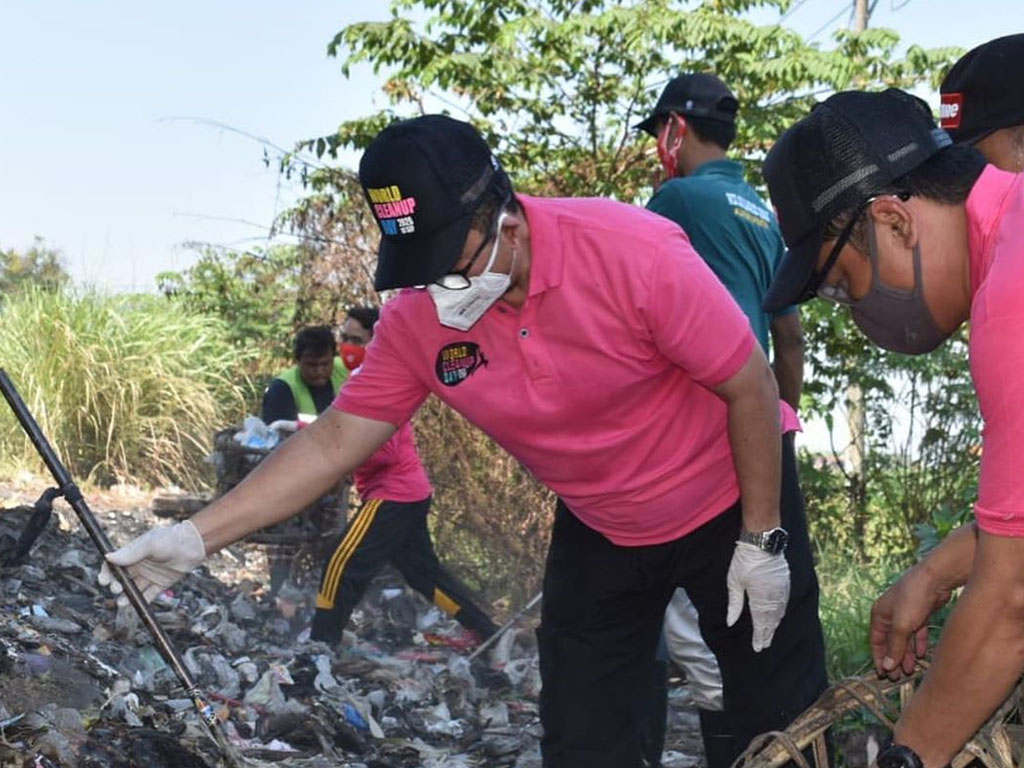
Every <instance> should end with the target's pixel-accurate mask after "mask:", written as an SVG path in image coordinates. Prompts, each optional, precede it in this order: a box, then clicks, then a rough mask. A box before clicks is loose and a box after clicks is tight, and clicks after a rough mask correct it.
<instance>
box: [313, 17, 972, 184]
mask: <svg viewBox="0 0 1024 768" xmlns="http://www.w3.org/2000/svg"><path fill="white" fill-rule="evenodd" d="M788 5H789V0H761V1H758V0H705V2H699V3H693V2H691V3H680V2H672V1H671V0H632V2H610V1H609V0H540V1H538V0H392V3H391V12H392V18H391V19H390V20H388V21H384V22H364V23H358V24H352V25H350V26H348V27H346V28H345V29H343V30H341V31H340V32H339V33H338V34H337V35H336V36H335V37H334V39H333V40H332V42H331V44H330V45H329V46H328V52H329V54H330V55H332V56H336V57H339V58H341V60H342V71H343V72H344V73H345V74H346V75H347V74H349V73H350V71H351V68H352V66H353V65H355V64H358V63H362V62H367V63H369V64H370V65H372V67H373V69H374V71H375V72H378V73H381V72H384V73H387V75H388V79H387V82H386V83H385V86H384V91H385V93H386V94H387V95H388V98H389V103H388V105H387V106H386V107H385V108H384V109H382V110H380V111H379V112H377V113H376V114H373V115H369V116H366V117H363V118H360V119H356V120H351V121H347V122H345V123H342V124H341V126H340V127H339V129H338V131H337V132H336V133H332V134H331V135H329V136H324V137H321V138H320V139H316V140H312V141H310V142H309V143H308V145H307V146H308V147H309V148H310V149H313V150H314V151H317V152H318V153H320V154H323V153H324V152H334V151H336V150H337V148H339V147H341V146H354V147H362V146H365V145H366V144H367V143H368V141H369V140H370V139H372V137H373V136H374V135H375V134H376V133H377V132H378V131H379V130H380V129H381V128H382V127H383V126H384V125H386V124H387V123H388V122H390V121H391V120H393V119H395V118H396V117H399V116H402V117H406V116H410V115H412V114H416V113H421V112H428V111H441V110H446V111H450V112H452V113H454V114H455V115H457V116H461V117H463V118H465V119H469V120H471V121H472V122H474V123H475V124H476V125H477V127H479V128H480V129H481V131H482V132H483V133H484V135H485V136H486V137H487V139H488V140H489V141H490V142H491V144H492V146H494V147H495V148H496V149H497V150H498V152H499V154H500V156H501V157H502V159H503V161H504V163H505V165H506V167H507V169H508V170H509V171H510V173H511V174H512V176H513V178H514V180H515V182H516V183H517V184H518V186H519V188H520V189H522V190H524V191H528V192H533V193H537V194H550V195H581V194H591V195H612V196H615V197H617V198H619V199H622V200H640V199H642V198H644V197H645V196H646V194H647V193H648V192H649V191H650V177H651V166H652V163H651V157H650V155H651V152H652V149H653V147H652V145H651V142H650V141H648V140H644V138H643V137H638V136H637V135H636V134H635V132H634V131H633V130H632V125H633V124H635V123H636V122H638V121H639V119H640V118H641V117H643V116H645V115H646V112H647V110H648V109H649V108H650V106H651V104H652V103H653V101H654V100H655V98H656V97H657V95H658V92H659V91H660V89H661V86H662V85H663V84H664V83H665V82H666V80H667V79H668V78H670V77H671V76H673V75H674V74H676V73H678V72H681V71H687V70H692V71H708V72H714V73H716V74H718V75H719V76H720V77H721V78H722V79H723V80H725V81H726V82H727V83H728V84H729V85H730V87H731V88H732V89H733V90H734V92H735V93H736V95H737V97H738V98H739V100H740V103H741V105H742V109H741V115H740V118H741V119H740V123H739V135H738V137H737V141H736V143H735V145H734V149H733V154H734V155H735V156H736V157H738V158H740V159H744V160H748V161H750V167H751V170H752V171H753V168H754V167H755V164H756V160H757V159H758V158H760V157H761V156H763V153H764V152H765V151H766V150H767V148H768V147H769V146H771V143H772V142H773V141H774V140H775V137H776V136H778V134H779V133H781V131H782V130H783V129H784V128H785V127H786V126H788V125H789V124H791V123H792V122H793V121H794V120H796V119H797V118H798V117H800V116H801V115H803V114H804V113H805V111H806V109H807V108H808V106H809V105H810V104H811V103H812V102H813V100H814V99H815V97H816V96H817V95H819V94H821V93H822V92H826V91H829V90H839V89H843V88H846V87H851V86H853V85H856V86H858V87H871V86H878V85H883V84H885V85H897V86H903V87H911V86H914V85H917V84H919V83H921V82H925V81H929V80H932V81H934V80H935V79H936V78H937V77H938V76H939V74H940V72H941V70H942V68H943V66H944V65H946V64H947V63H949V62H951V60H952V58H953V57H954V56H955V55H956V53H957V51H955V50H954V49H935V50H924V49H922V48H920V47H918V46H910V47H909V48H908V49H907V51H906V52H905V53H904V54H903V55H899V53H898V49H899V38H898V36H897V35H896V34H895V33H894V32H892V31H889V30H883V29H872V30H868V31H865V32H863V33H860V34H854V33H851V32H848V31H845V30H843V31H839V32H837V33H836V35H835V46H834V47H833V48H832V49H829V50H824V49H822V48H820V47H818V46H816V45H813V44H810V43H808V42H806V41H805V40H803V39H802V38H801V37H800V36H799V35H798V34H797V33H795V32H793V31H791V30H788V29H786V28H784V27H782V26H780V25H778V24H767V25H758V24H755V23H754V22H753V21H751V20H750V19H749V15H750V14H749V12H750V11H751V10H752V9H753V8H755V7H759V6H760V7H767V8H769V9H771V8H776V9H778V10H780V11H782V10H785V8H786V7H788ZM413 19H416V21H414V20H413ZM754 177H755V179H756V174H754Z"/></svg>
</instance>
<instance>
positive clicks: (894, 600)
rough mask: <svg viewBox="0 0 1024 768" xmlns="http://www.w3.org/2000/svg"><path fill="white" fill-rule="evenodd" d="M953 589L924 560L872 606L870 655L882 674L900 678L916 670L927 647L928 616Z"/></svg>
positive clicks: (876, 668)
mask: <svg viewBox="0 0 1024 768" xmlns="http://www.w3.org/2000/svg"><path fill="white" fill-rule="evenodd" d="M951 594H952V590H951V589H949V588H947V587H943V586H942V585H940V584H939V583H938V581H937V580H936V579H935V577H934V574H933V573H932V572H931V570H930V569H929V568H928V567H927V565H925V564H918V565H916V566H914V567H913V568H911V569H910V570H909V571H907V572H906V573H905V574H903V576H901V577H900V579H899V581H897V582H896V583H895V584H893V585H892V586H891V587H889V589H887V590H886V591H885V592H884V593H883V594H882V596H881V597H880V598H878V600H876V601H875V604H874V605H873V606H872V607H871V629H870V633H869V639H870V644H871V658H872V659H873V660H874V662H875V670H876V671H877V672H878V674H879V675H881V676H886V677H888V678H889V679H890V680H897V679H899V677H900V676H901V673H902V674H905V675H909V674H911V673H912V672H913V671H914V665H915V664H916V662H917V659H921V658H924V656H925V654H926V653H927V651H928V627H927V626H926V622H927V621H928V618H929V617H930V616H931V615H932V614H933V613H934V612H935V611H936V610H938V609H939V608H941V607H942V606H943V605H945V604H946V603H947V602H948V601H949V598H950V595H951Z"/></svg>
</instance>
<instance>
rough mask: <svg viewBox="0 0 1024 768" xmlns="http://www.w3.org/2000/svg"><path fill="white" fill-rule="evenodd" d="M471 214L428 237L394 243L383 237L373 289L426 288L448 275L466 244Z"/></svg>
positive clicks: (471, 220)
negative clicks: (421, 286)
mask: <svg viewBox="0 0 1024 768" xmlns="http://www.w3.org/2000/svg"><path fill="white" fill-rule="evenodd" d="M472 222H473V214H472V213H466V214H464V215H462V216H461V217H459V218H458V219H456V220H455V221H453V222H451V223H450V224H446V225H445V226H443V227H441V228H440V229H438V230H435V231H434V232H431V233H430V234H429V235H424V236H422V237H418V238H416V239H415V240H403V241H402V242H401V243H398V242H395V241H394V240H392V239H391V238H389V237H382V238H381V240H380V249H379V250H378V251H377V272H376V274H375V275H374V278H373V287H374V288H375V289H376V290H378V291H386V290H389V289H391V288H409V287H411V286H414V285H428V284H430V283H432V282H434V281H435V280H437V279H438V278H439V277H441V275H444V274H446V273H447V272H449V271H450V270H451V268H452V266H454V264H455V262H457V261H458V260H459V255H460V254H461V253H462V248H463V246H464V245H465V244H466V236H467V235H468V234H469V228H470V225H471V224H472Z"/></svg>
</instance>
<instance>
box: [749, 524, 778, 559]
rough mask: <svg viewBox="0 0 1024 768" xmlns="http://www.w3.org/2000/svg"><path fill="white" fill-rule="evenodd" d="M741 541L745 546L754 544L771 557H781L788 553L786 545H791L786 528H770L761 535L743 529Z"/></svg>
mask: <svg viewBox="0 0 1024 768" xmlns="http://www.w3.org/2000/svg"><path fill="white" fill-rule="evenodd" d="M740 541H742V542H744V543H745V544H753V545H754V546H755V547H757V548H758V549H761V550H764V551H765V552H767V553H768V554H769V555H781V554H782V553H783V552H785V551H786V544H788V543H789V533H788V532H787V531H786V529H785V528H769V529H768V530H767V531H761V532H759V533H754V532H753V531H748V530H747V529H746V528H741V529H740Z"/></svg>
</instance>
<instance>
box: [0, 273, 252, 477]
mask: <svg viewBox="0 0 1024 768" xmlns="http://www.w3.org/2000/svg"><path fill="white" fill-rule="evenodd" d="M245 357H246V353H244V352H242V351H241V350H239V349H238V348H237V347H233V346H232V345H231V344H229V343H228V341H227V333H226V329H225V326H224V324H223V323H222V322H221V321H219V320H216V319H213V318H210V317H208V316H200V315H197V314H194V313H192V312H190V311H188V310H187V309H186V307H185V306H184V305H183V304H181V303H178V302H168V301H167V300H166V299H161V298H158V297H153V296H144V295H122V296H109V295H104V294H102V293H98V292H94V291H83V292H77V293H75V292H68V291H63V292H44V291H40V290H27V291H25V292H24V293H21V294H19V295H16V296H12V297H10V298H9V299H8V300H6V301H4V303H3V304H2V306H0V365H3V367H4V368H5V369H6V370H7V372H8V374H9V375H10V376H11V378H12V380H13V381H14V383H15V385H16V386H17V387H18V389H19V391H20V392H21V395H22V397H23V398H24V399H25V401H26V403H27V404H28V406H29V408H30V410H31V411H32V413H33V414H34V415H35V418H36V419H37V420H38V422H39V424H40V426H41V427H42V428H43V430H44V432H45V433H46V434H47V436H48V437H49V439H50V441H51V443H52V444H53V445H54V447H55V449H56V450H57V451H58V453H59V454H60V455H61V456H62V459H63V461H64V462H65V464H67V466H68V468H69V469H70V471H71V472H72V473H73V474H74V475H75V476H76V477H77V478H78V479H89V480H92V481H94V482H99V483H110V482H122V481H134V482H142V483H152V484H168V483H175V484H179V485H182V486H185V487H195V486H196V485H198V484H199V482H200V480H201V477H202V475H203V474H204V465H203V457H204V456H205V454H206V452H207V450H208V445H209V441H210V431H211V426H212V425H217V424H221V423H224V422H225V421H231V420H233V419H237V417H238V415H239V414H240V412H241V410H242V407H243V403H244V402H245V399H246V398H249V397H251V392H250V387H249V384H248V381H247V380H246V379H244V378H240V377H239V375H238V374H237V373H236V372H237V371H240V370H241V369H242V367H243V362H244V359H245ZM0 451H2V452H3V455H4V456H5V457H7V459H8V460H9V461H11V462H13V463H15V464H18V465H20V466H22V467H32V468H38V467H40V466H41V465H40V463H39V461H38V458H37V456H36V454H35V451H34V449H33V448H32V446H31V444H30V443H29V442H28V440H27V438H26V437H25V436H24V435H23V434H22V432H21V430H20V428H19V427H18V424H17V422H16V421H15V419H14V417H13V414H11V413H10V412H9V411H7V409H6V408H5V409H3V411H2V413H0Z"/></svg>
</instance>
